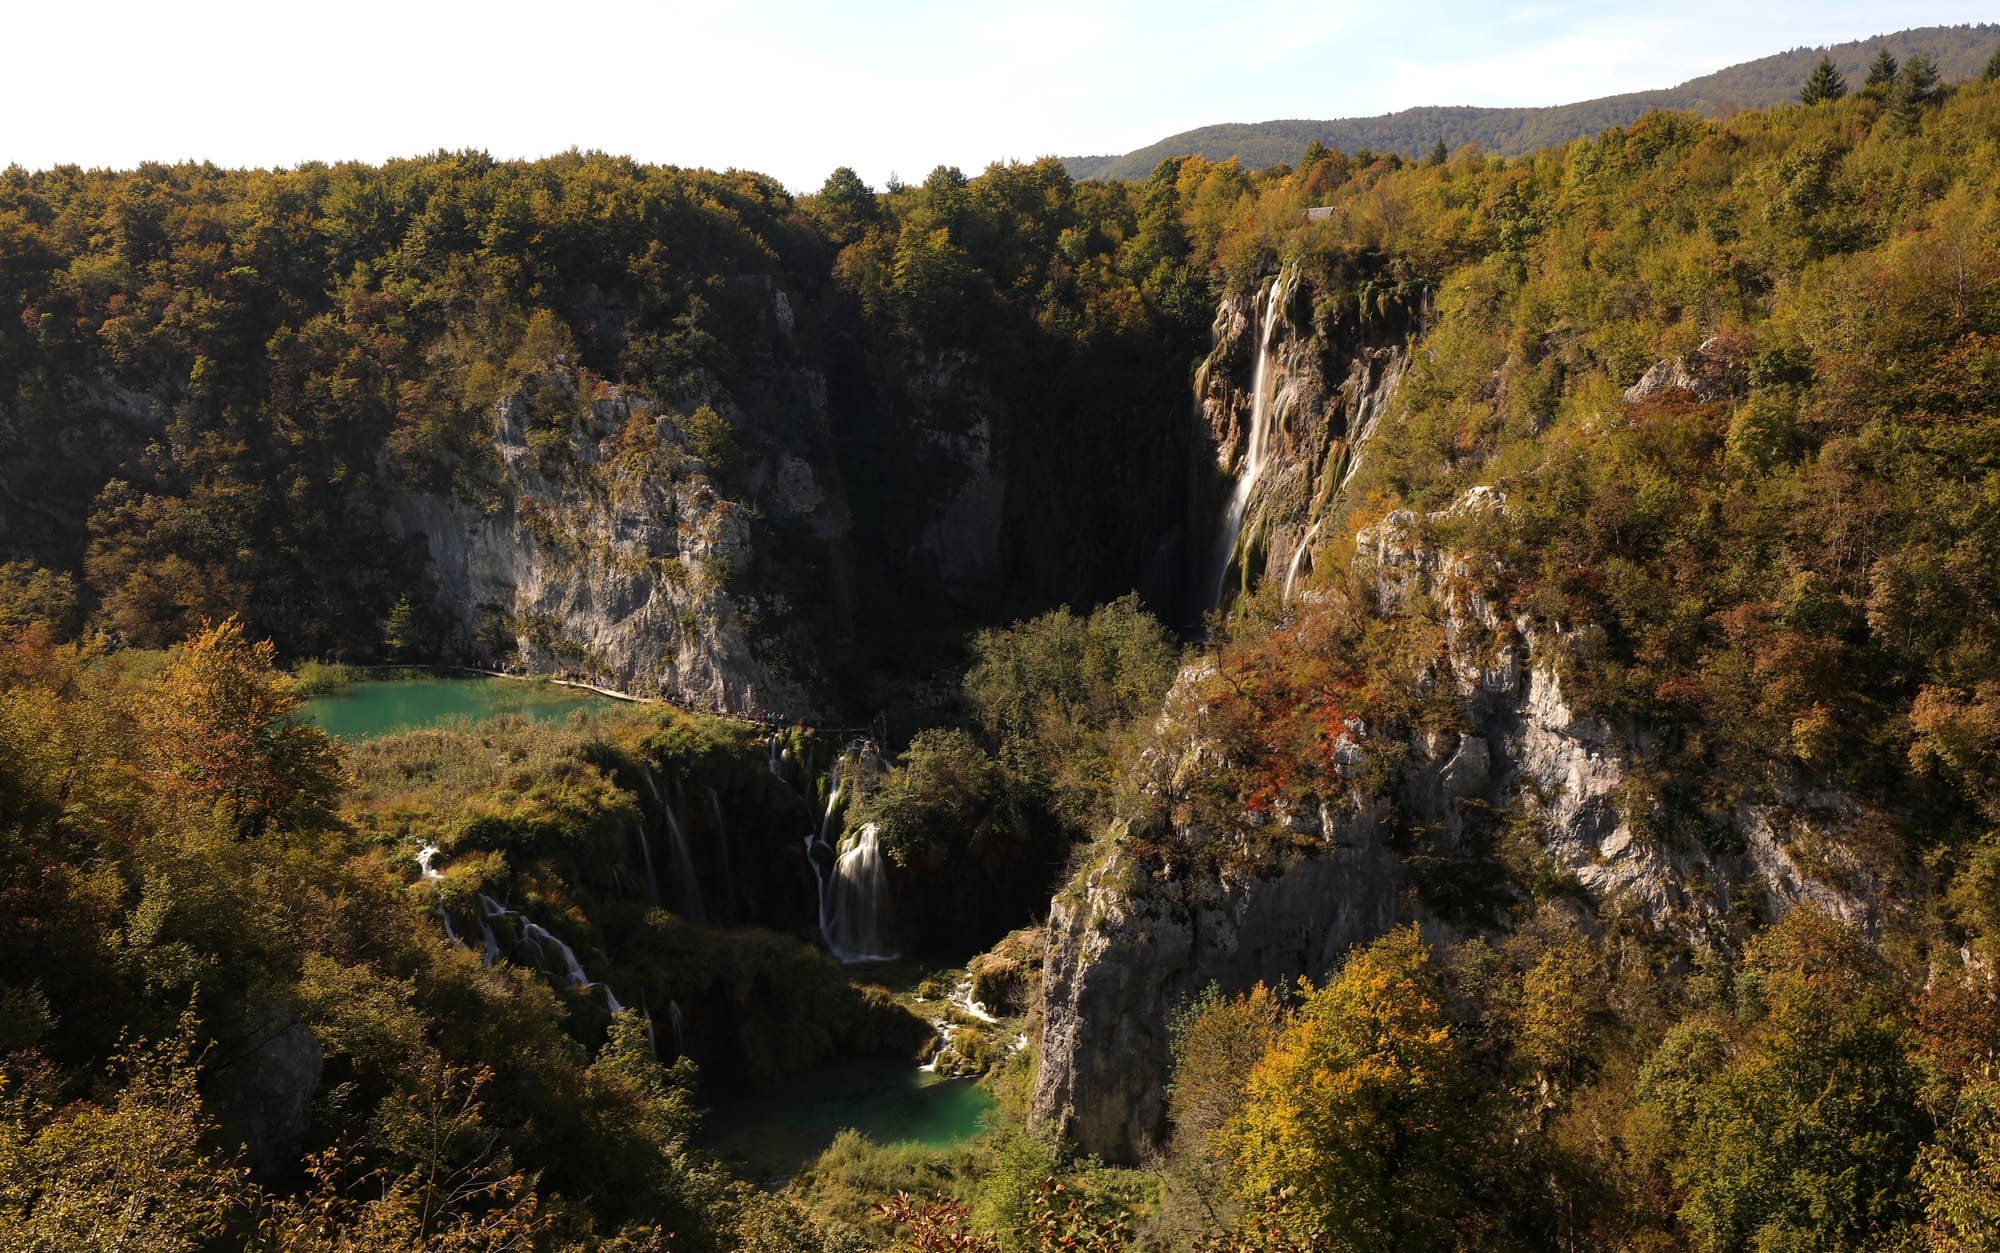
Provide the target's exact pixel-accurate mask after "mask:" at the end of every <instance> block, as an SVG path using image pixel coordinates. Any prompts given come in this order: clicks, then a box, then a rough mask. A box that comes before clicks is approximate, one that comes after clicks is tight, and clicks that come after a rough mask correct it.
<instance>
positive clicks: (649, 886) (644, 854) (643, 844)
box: [634, 817, 660, 906]
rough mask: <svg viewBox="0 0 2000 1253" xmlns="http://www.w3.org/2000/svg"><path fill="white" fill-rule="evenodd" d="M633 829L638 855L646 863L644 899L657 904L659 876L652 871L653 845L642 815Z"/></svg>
mask: <svg viewBox="0 0 2000 1253" xmlns="http://www.w3.org/2000/svg"><path fill="white" fill-rule="evenodd" d="M634 830H635V832H636V833H637V835H638V836H639V857H640V859H641V860H642V861H644V862H645V864H646V899H647V900H650V901H651V902H653V904H654V905H655V906H657V905H659V903H660V878H659V876H658V875H656V874H654V873H653V845H652V842H651V841H649V840H648V839H647V838H646V820H645V818H644V817H641V818H640V819H639V821H638V822H637V823H635V824H634Z"/></svg>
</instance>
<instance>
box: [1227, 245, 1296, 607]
mask: <svg viewBox="0 0 2000 1253" xmlns="http://www.w3.org/2000/svg"><path fill="white" fill-rule="evenodd" d="M1298 283H1299V272H1298V268H1297V267H1296V266H1286V267H1285V269H1284V270H1283V271H1282V272H1281V273H1279V274H1278V275H1277V276H1276V277H1275V278H1273V279H1272V280H1271V285H1270V288H1269V290H1268V291H1267V292H1266V294H1265V297H1264V311H1263V321H1262V324H1261V325H1260V326H1259V327H1258V331H1257V368H1256V371H1255V373H1254V374H1253V375H1252V378H1251V384H1250V387H1251V392H1250V430H1249V433H1248V435H1247V437H1246V439H1245V441H1244V445H1243V451H1242V453H1241V455H1240V456H1239V457H1238V458H1237V462H1236V486H1235V487H1234V488H1233V489H1232V490H1231V491H1230V493H1229V504H1228V505H1227V506H1226V507H1225V508H1224V509H1223V512H1222V520H1221V523H1220V525H1218V527H1217V528H1216V536H1215V554H1214V557H1213V559H1212V567H1213V570H1214V576H1213V578H1212V579H1211V580H1210V583H1209V586H1210V589H1211V594H1210V596H1209V604H1210V605H1211V606H1214V607H1218V608H1219V607H1220V606H1221V604H1222V599H1223V597H1222V593H1223V589H1224V587H1225V586H1226V585H1227V583H1228V581H1229V571H1230V569H1231V568H1232V567H1233V566H1234V565H1235V562H1236V548H1237V544H1238V542H1239V541H1240V540H1241V538H1242V532H1243V519H1244V516H1245V514H1247V513H1248V511H1249V508H1250V494H1251V492H1253V491H1254V490H1256V487H1257V480H1258V478H1259V477H1261V476H1262V475H1263V473H1264V466H1265V464H1266V462H1268V461H1269V460H1270V453H1271V409H1272V403H1271V401H1272V396H1271V393H1272V391H1273V390H1274V389H1273V382H1272V370H1271V335H1272V332H1273V331H1274V330H1275V329H1276V328H1277V325H1278V322H1279V321H1280V319H1281V318H1282V317H1283V316H1284V311H1285V306H1286V305H1287V304H1289V303H1290V301H1291V298H1292V295H1293V294H1294V292H1296V291H1297V289H1298Z"/></svg>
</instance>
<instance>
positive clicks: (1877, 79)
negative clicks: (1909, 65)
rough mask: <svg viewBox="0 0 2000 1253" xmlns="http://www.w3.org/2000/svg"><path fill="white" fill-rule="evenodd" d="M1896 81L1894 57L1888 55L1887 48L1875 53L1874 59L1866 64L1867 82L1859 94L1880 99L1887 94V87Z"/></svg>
mask: <svg viewBox="0 0 2000 1253" xmlns="http://www.w3.org/2000/svg"><path fill="white" fill-rule="evenodd" d="M1895 81H1896V58H1894V57H1892V56H1890V55H1889V50H1888V49H1887V48H1884V49H1882V50H1881V51H1880V52H1877V53H1876V54H1875V60H1874V61H1872V62H1870V63H1869V66H1868V83H1867V85H1866V86H1864V87H1862V89H1861V94H1863V95H1865V96H1873V97H1875V98H1876V99H1877V100H1880V99H1881V98H1883V97H1884V96H1886V95H1888V94H1889V87H1890V85H1891V84H1893V83H1894V82H1895Z"/></svg>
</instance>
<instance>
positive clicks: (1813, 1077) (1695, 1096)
mask: <svg viewBox="0 0 2000 1253" xmlns="http://www.w3.org/2000/svg"><path fill="white" fill-rule="evenodd" d="M1745 968H1746V973H1747V975H1748V988H1749V990H1750V992H1751V995H1752V996H1753V997H1754V1001H1755V1007H1756V1008H1760V1009H1761V1010H1762V1011H1763V1012H1764V1013H1765V1014H1766V1015H1767V1017H1766V1018H1765V1019H1764V1021H1762V1022H1761V1023H1759V1024H1757V1026H1756V1028H1755V1030H1754V1031H1753V1033H1752V1035H1751V1038H1750V1040H1749V1041H1748V1042H1747V1047H1745V1048H1743V1049H1742V1050H1741V1052H1740V1053H1739V1054H1738V1055H1737V1056H1736V1057H1735V1058H1734V1059H1733V1060H1731V1061H1729V1062H1728V1063H1727V1064H1725V1065H1723V1066H1722V1067H1721V1068H1720V1069H1719V1070H1717V1071H1716V1072H1715V1073H1714V1074H1713V1075H1712V1076H1711V1077H1709V1078H1707V1079H1706V1080H1705V1081H1701V1082H1698V1083H1697V1084H1696V1085H1695V1086H1694V1089H1693V1091H1692V1110H1691V1112H1690V1113H1689V1115H1688V1117H1687V1121H1686V1132H1685V1138H1684V1140H1683V1142H1682V1144H1681V1146H1680V1152H1679V1156H1678V1158H1677V1160H1676V1161H1675V1163H1674V1165H1673V1173H1674V1177H1675V1180H1676V1181H1677V1182H1678V1183H1679V1184H1680V1185H1681V1186H1682V1187H1683V1188H1685V1189H1686V1195H1687V1203H1686V1204H1685V1205H1684V1206H1683V1207H1682V1209H1681V1218H1682V1221H1684V1222H1685V1223H1686V1224H1687V1225H1688V1227H1689V1228H1691V1229H1692V1230H1693V1231H1694V1233H1695V1235H1696V1236H1697V1238H1698V1239H1699V1240H1700V1241H1701V1243H1702V1246H1703V1247H1704V1248H1707V1249H1709V1250H1713V1251H1715V1253H1724V1251H1733V1250H1748V1249H1760V1250H1761V1249H1785V1250H1797V1251H1798V1253H1835V1251H1836V1250H1848V1249H1858V1248H1872V1247H1878V1246H1879V1245H1881V1244H1883V1243H1885V1242H1887V1241H1888V1240H1890V1239H1891V1238H1892V1237H1894V1236H1895V1235H1896V1234H1897V1233H1898V1232H1899V1231H1902V1230H1903V1229H1904V1228H1905V1227H1906V1226H1907V1224H1908V1223H1909V1222H1910V1221H1911V1220H1913V1219H1914V1218H1915V1217H1916V1214H1917V1197H1916V1195H1915V1190H1914V1189H1913V1188H1912V1186H1911V1181H1910V1179H1911V1169H1912V1167H1913V1166H1914V1165H1915V1164H1916V1158H1917V1149H1918V1146H1919V1145H1920V1144H1921V1143H1922V1142H1923V1140H1924V1138H1925V1133H1926V1131H1927V1125H1926V1119H1925V1117H1924V1114H1923V1111H1922V1107H1921V1105H1920V1103H1919V1092H1920V1089H1919V1085H1920V1076H1919V1072H1918V1070H1917V1067H1916V1066H1915V1064H1914V1063H1913V1062H1912V1060H1911V1058H1910V1056H1909V1054H1908V1051H1907V1050H1906V1048H1905V1045H1904V1042H1903V1032H1902V1028H1901V1026H1900V1025H1899V1024H1898V1023H1897V1022H1896V1021H1895V1019H1894V1018H1893V1017H1892V1016H1891V1015H1890V1014H1889V1013H1888V1012H1887V1011H1886V1009H1885V1008H1884V1006H1883V1004H1882V1002H1881V993H1880V990H1879V981H1880V980H1881V979H1882V978H1883V977H1885V976H1884V972H1883V971H1882V970H1881V966H1880V962H1879V959H1878V958H1876V957H1875V956H1874V955H1873V954H1872V953H1871V952H1869V951H1868V950H1867V943H1866V941H1865V940H1863V939H1862V938H1861V937H1860V936H1858V935H1856V934H1855V933H1854V932H1852V931H1851V930H1849V929H1847V928H1845V927H1843V926H1841V925H1840V924H1838V923H1835V922H1833V921H1832V920H1830V919H1827V918H1826V917H1824V916H1823V915H1819V914H1816V913H1813V912H1812V911H1810V910H1807V909H1795V910H1794V911H1793V912H1792V913H1791V914H1789V915H1787V916H1786V918H1785V920H1784V922H1782V923H1780V924H1779V925H1778V926H1777V927H1775V928H1773V929H1772V930H1771V931H1769V932H1767V933H1765V934H1764V935H1763V936H1760V937H1759V938H1758V940H1757V942H1756V943H1755V944H1754V945H1753V947H1752V950H1751V951H1750V953H1749V954H1748V955H1747V956H1746V959H1745Z"/></svg>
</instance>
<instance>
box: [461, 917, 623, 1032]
mask: <svg viewBox="0 0 2000 1253" xmlns="http://www.w3.org/2000/svg"><path fill="white" fill-rule="evenodd" d="M479 907H480V909H481V910H483V911H484V912H485V915H486V917H485V918H484V919H482V920H481V921H480V924H479V925H480V927H481V929H483V930H484V931H485V933H486V943H487V961H486V964H487V965H492V964H493V963H494V962H496V961H498V960H500V958H501V957H502V956H503V954H502V952H501V948H500V944H499V942H498V941H497V940H496V939H495V938H494V935H493V928H492V927H491V926H490V925H489V922H490V921H493V920H497V921H498V922H499V923H500V924H501V925H502V926H505V927H507V928H508V930H509V932H510V933H511V934H512V935H513V937H514V941H513V947H515V948H519V947H521V946H522V945H524V944H525V945H528V946H529V947H531V948H533V949H534V951H535V967H536V969H538V970H542V971H544V972H546V971H547V970H548V950H549V949H550V948H554V949H555V951H556V954H557V956H559V957H561V958H562V962H563V977H564V978H566V979H567V980H568V981H569V986H570V988H571V989H572V990H573V991H577V992H590V991H594V990H596V991H602V992H603V993H604V1004H605V1007H606V1008H608V1009H609V1010H610V1011H611V1012H612V1013H614V1014H616V1013H620V1012H622V1011H623V1010H624V1008H625V1007H624V1006H623V1005H622V1004H620V1003H619V1001H618V997H617V996H616V995H615V994H614V993H613V992H612V991H611V986H610V985H609V984H605V983H596V982H593V981H592V980H591V978H590V976H589V975H587V974H585V973H584V969H583V963H582V962H580V961H578V960H577V958H576V950H575V949H572V948H571V947H570V946H569V945H568V944H565V943H564V942H563V940H562V937H560V936H558V935H555V934H553V933H552V932H550V931H549V929H548V928H546V927H544V926H543V925H542V924H541V923H539V922H536V921H535V920H534V919H533V918H530V917H528V916H527V915H526V914H524V913H522V912H521V911H520V910H518V909H512V908H510V907H508V906H506V905H504V904H502V903H501V902H499V901H496V900H494V899H493V898H492V897H490V896H488V895H487V894H486V893H484V892H481V893H480V894H479Z"/></svg>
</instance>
